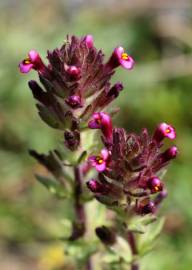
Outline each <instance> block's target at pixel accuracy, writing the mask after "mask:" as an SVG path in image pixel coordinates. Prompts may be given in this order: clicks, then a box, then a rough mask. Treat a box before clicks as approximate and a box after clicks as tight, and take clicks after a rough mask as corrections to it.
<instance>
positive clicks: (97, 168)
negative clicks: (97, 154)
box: [95, 161, 106, 172]
mask: <svg viewBox="0 0 192 270" xmlns="http://www.w3.org/2000/svg"><path fill="white" fill-rule="evenodd" d="M95 168H96V170H97V171H98V172H103V171H104V170H105V169H106V162H104V161H103V162H102V163H101V164H97V165H96V166H95Z"/></svg>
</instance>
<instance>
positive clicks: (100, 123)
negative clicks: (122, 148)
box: [88, 112, 112, 141]
mask: <svg viewBox="0 0 192 270" xmlns="http://www.w3.org/2000/svg"><path fill="white" fill-rule="evenodd" d="M88 127H89V128H92V129H101V131H102V133H103V135H104V137H105V138H106V139H107V141H111V140H112V122H111V117H110V116H109V115H108V114H106V113H104V112H97V113H94V114H93V120H91V121H90V122H89V123H88Z"/></svg>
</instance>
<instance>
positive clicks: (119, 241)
mask: <svg viewBox="0 0 192 270" xmlns="http://www.w3.org/2000/svg"><path fill="white" fill-rule="evenodd" d="M47 59H48V64H47V65H46V64H45V63H44V61H43V60H42V58H41V56H40V55H39V53H38V52H36V51H35V50H31V51H30V52H29V53H28V57H27V58H26V59H24V60H23V61H22V62H20V64H19V68H20V71H21V72H22V73H28V72H29V71H30V70H32V69H34V70H36V71H37V73H38V76H39V80H40V83H41V86H40V84H39V83H37V82H36V81H34V80H33V81H29V88H30V89H31V91H32V94H33V97H34V98H35V99H36V101H37V109H38V113H39V115H40V117H41V118H42V120H43V121H44V122H46V123H47V124H48V125H49V126H50V127H52V128H54V129H58V130H60V131H61V132H62V133H63V137H64V142H63V144H62V145H61V147H60V148H59V149H57V150H53V151H50V152H49V153H48V154H40V153H38V152H36V151H34V150H30V154H31V155H32V156H33V157H34V158H35V159H37V160H38V161H39V162H40V163H41V164H42V165H43V166H45V167H46V168H47V170H48V171H49V172H50V174H51V175H52V176H50V177H49V176H48V177H47V176H42V175H36V177H37V180H38V181H40V182H41V183H42V184H43V185H44V186H45V187H47V188H48V189H49V190H50V191H52V192H53V193H54V194H55V195H56V196H57V197H59V198H62V199H65V200H68V201H69V202H70V204H71V205H73V206H71V207H73V208H74V216H73V217H71V220H70V222H71V232H70V234H69V236H68V237H67V238H66V239H64V240H65V251H66V253H67V254H68V255H69V256H70V255H71V257H72V258H73V264H74V265H76V268H77V269H80V268H82V269H97V267H99V269H127V267H129V266H130V269H132V270H138V269H139V259H140V258H141V257H142V256H143V255H144V254H145V253H146V252H147V251H149V250H150V249H151V247H152V244H153V241H154V239H155V237H156V236H157V235H158V234H159V231H160V229H161V227H162V224H163V222H162V219H160V218H158V210H159V207H160V205H161V202H162V201H163V199H164V198H165V197H166V196H167V190H166V188H165V184H164V183H163V182H162V179H161V178H162V176H163V172H164V171H165V167H166V166H167V165H168V164H169V162H170V161H171V160H172V159H174V158H175V157H176V155H177V147H176V146H171V147H169V148H168V149H166V150H163V149H162V148H163V142H164V140H165V139H166V138H168V139H170V140H173V139H175V137H176V133H175V129H174V128H173V127H172V126H171V125H169V124H166V123H161V124H159V125H158V126H157V127H156V129H155V131H154V133H153V134H152V135H150V134H149V132H148V130H147V129H146V128H145V129H143V130H142V131H141V133H140V134H135V133H129V132H127V131H126V130H125V129H123V128H116V127H114V126H113V123H112V116H113V114H114V113H115V110H112V109H110V108H109V105H110V104H111V102H112V101H113V100H114V99H116V98H117V97H118V95H119V94H120V92H121V91H122V90H123V85H122V83H121V82H116V83H115V84H114V85H111V82H110V80H111V77H112V76H113V74H114V73H115V69H116V68H117V67H123V68H125V69H127V70H131V69H132V68H133V67H134V60H133V58H132V57H131V56H130V55H128V54H127V53H126V52H125V51H124V49H123V48H122V47H117V48H115V49H114V51H113V52H112V54H111V56H110V58H109V60H108V61H106V62H104V54H103V52H102V51H101V50H97V49H96V48H95V46H94V41H93V37H92V36H91V35H87V36H85V37H82V38H78V37H76V36H67V40H66V42H65V43H64V45H63V46H62V47H61V48H60V49H55V50H53V51H48V54H47ZM98 149H100V150H99V151H98ZM95 199H96V200H95ZM102 205H103V206H102ZM90 207H91V210H90V209H89V208H90ZM95 209H97V210H95ZM93 214H95V215H96V214H98V217H97V219H98V220H96V219H95V220H94V217H93V216H92V215H93ZM91 219H93V221H92V222H91V221H90V220H91ZM90 224H92V225H90ZM147 231H148V234H149V233H150V238H146V237H145V235H148V234H147ZM99 241H100V242H101V243H102V244H100V242H99ZM98 265H99V266H98Z"/></svg>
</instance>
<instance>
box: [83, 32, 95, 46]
mask: <svg viewBox="0 0 192 270" xmlns="http://www.w3.org/2000/svg"><path fill="white" fill-rule="evenodd" d="M84 40H85V43H86V45H87V47H88V48H89V49H90V48H92V47H93V36H92V35H87V36H85V38H84Z"/></svg>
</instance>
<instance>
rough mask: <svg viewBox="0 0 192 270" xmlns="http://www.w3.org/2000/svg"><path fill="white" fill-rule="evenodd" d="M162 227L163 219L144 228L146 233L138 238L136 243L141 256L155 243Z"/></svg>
mask: <svg viewBox="0 0 192 270" xmlns="http://www.w3.org/2000/svg"><path fill="white" fill-rule="evenodd" d="M163 225H164V218H163V217H162V218H160V219H158V220H157V221H156V222H153V223H151V224H149V225H148V226H146V232H145V233H144V234H143V235H141V236H140V238H139V241H138V249H139V253H140V254H141V255H144V254H146V253H147V252H149V251H150V250H151V249H152V248H153V246H154V243H155V240H156V238H157V237H158V236H159V234H160V232H161V230H162V228H163Z"/></svg>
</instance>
